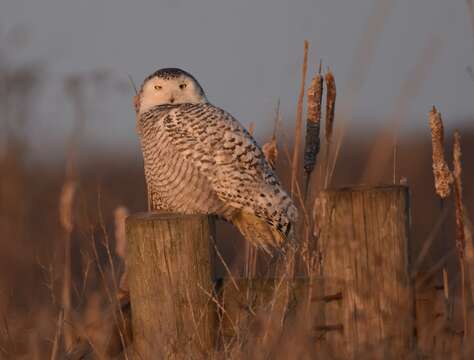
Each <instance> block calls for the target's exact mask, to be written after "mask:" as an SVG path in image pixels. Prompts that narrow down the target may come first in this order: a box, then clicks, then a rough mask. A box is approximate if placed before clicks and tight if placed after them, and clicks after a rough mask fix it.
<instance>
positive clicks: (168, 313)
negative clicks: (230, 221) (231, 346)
mask: <svg viewBox="0 0 474 360" xmlns="http://www.w3.org/2000/svg"><path fill="white" fill-rule="evenodd" d="M213 228H214V226H213V221H212V219H211V218H209V217H207V216H197V215H196V216H194V215H192V216H191V215H187V216H186V215H176V214H164V213H163V214H161V213H158V214H157V213H151V214H150V213H148V214H137V215H132V216H130V217H129V218H127V221H126V229H127V239H128V256H127V271H128V282H129V287H130V301H131V307H132V328H133V351H132V353H133V354H134V355H133V356H134V358H136V359H170V358H171V359H176V358H180V359H181V358H195V357H196V356H201V357H206V356H208V355H209V354H210V353H211V352H212V351H213V348H214V344H215V335H214V331H215V328H216V324H215V314H216V310H215V306H214V301H213V299H212V297H213V289H214V285H213V282H212V278H211V274H212V273H211V259H210V253H211V251H210V238H211V235H213V234H212V233H213Z"/></svg>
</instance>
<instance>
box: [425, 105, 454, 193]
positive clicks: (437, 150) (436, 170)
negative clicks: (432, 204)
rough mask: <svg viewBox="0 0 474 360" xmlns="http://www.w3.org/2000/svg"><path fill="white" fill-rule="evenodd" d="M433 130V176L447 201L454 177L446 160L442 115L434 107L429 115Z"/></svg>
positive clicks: (437, 191)
mask: <svg viewBox="0 0 474 360" xmlns="http://www.w3.org/2000/svg"><path fill="white" fill-rule="evenodd" d="M429 119H430V128H431V144H432V149H433V176H434V181H435V190H436V193H437V194H438V196H439V197H440V198H441V199H446V198H447V197H448V196H449V194H450V193H451V184H452V183H453V181H454V179H453V175H452V174H451V171H450V170H449V167H448V164H447V163H446V160H445V158H444V128H443V120H442V119H441V114H440V113H439V112H438V110H436V108H435V107H434V106H433V109H432V110H431V111H430V114H429Z"/></svg>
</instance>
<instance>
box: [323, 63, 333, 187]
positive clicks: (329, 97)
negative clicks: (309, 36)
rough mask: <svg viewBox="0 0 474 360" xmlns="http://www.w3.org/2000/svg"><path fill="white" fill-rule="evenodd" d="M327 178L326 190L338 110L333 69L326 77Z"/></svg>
mask: <svg viewBox="0 0 474 360" xmlns="http://www.w3.org/2000/svg"><path fill="white" fill-rule="evenodd" d="M325 81H326V124H325V134H324V135H325V139H326V144H327V145H326V177H325V180H324V188H327V187H328V184H329V181H330V171H329V159H330V153H331V143H332V134H333V130H334V113H335V110H336V81H335V79H334V75H333V73H332V71H331V69H329V70H328V72H327V74H326V76H325Z"/></svg>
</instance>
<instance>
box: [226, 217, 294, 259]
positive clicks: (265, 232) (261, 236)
mask: <svg viewBox="0 0 474 360" xmlns="http://www.w3.org/2000/svg"><path fill="white" fill-rule="evenodd" d="M231 221H232V223H233V224H234V225H235V226H236V227H237V228H238V229H239V231H240V232H241V234H242V235H243V236H244V237H245V239H246V240H247V241H249V242H250V243H252V244H253V245H255V246H256V247H258V248H260V249H263V250H265V252H267V253H268V254H271V253H272V251H271V250H272V249H275V248H279V247H281V246H282V244H283V243H284V241H285V237H284V236H283V235H282V234H281V233H280V232H279V231H278V230H276V229H275V228H274V227H272V226H271V225H269V224H268V223H267V222H265V221H264V220H262V219H261V218H259V217H257V216H255V215H254V214H252V213H249V212H245V211H240V212H239V213H238V214H236V215H235V216H233V217H232V220H231Z"/></svg>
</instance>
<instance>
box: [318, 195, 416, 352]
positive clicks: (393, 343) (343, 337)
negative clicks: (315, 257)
mask: <svg viewBox="0 0 474 360" xmlns="http://www.w3.org/2000/svg"><path fill="white" fill-rule="evenodd" d="M315 213H316V216H317V219H316V220H317V227H318V232H319V234H317V235H318V248H319V249H320V251H321V256H322V260H321V261H322V270H323V278H324V285H323V289H324V297H325V298H327V299H333V300H331V301H325V304H324V317H325V318H324V326H321V327H320V329H319V330H321V331H324V332H325V337H326V339H327V340H328V342H329V344H330V345H332V346H333V349H334V351H335V353H336V354H337V355H340V356H341V357H342V358H345V359H350V358H359V357H361V356H364V354H365V355H367V354H368V353H369V352H370V353H372V354H373V352H374V351H375V352H377V354H379V355H380V356H382V357H383V356H384V354H386V355H387V356H389V357H388V358H394V359H403V358H406V355H407V353H408V352H409V351H410V348H411V347H412V346H413V342H414V319H413V315H414V296H413V285H412V281H411V280H410V274H409V271H410V251H409V236H408V232H409V229H408V227H409V191H408V188H407V187H404V186H384V187H375V188H344V189H339V190H334V191H324V192H322V193H321V195H320V197H319V198H318V200H317V203H316V209H315ZM332 295H333V296H332ZM380 352H382V353H380Z"/></svg>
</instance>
